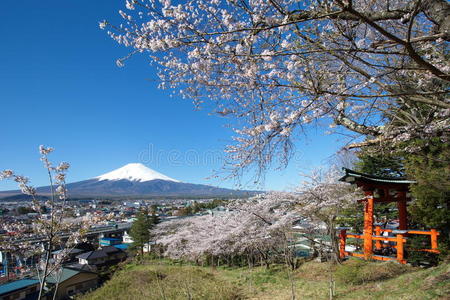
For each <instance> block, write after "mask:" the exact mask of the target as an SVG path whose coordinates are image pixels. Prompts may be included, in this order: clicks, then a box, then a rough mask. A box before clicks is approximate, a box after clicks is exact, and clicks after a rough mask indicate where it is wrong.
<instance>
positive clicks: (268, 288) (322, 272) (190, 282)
mask: <svg viewBox="0 0 450 300" xmlns="http://www.w3.org/2000/svg"><path fill="white" fill-rule="evenodd" d="M330 274H333V278H335V279H336V297H335V299H364V300H369V299H411V300H414V299H417V300H419V299H420V300H422V299H449V298H448V295H450V264H448V263H445V264H442V265H440V266H438V267H435V268H430V269H418V268H411V267H405V266H402V265H397V264H395V263H386V262H384V263H383V262H381V263H380V262H364V261H360V260H356V259H351V260H349V261H347V262H345V263H344V264H343V265H341V266H338V267H335V268H333V269H332V268H330V265H328V264H327V263H317V262H308V263H305V264H303V265H302V266H301V267H300V268H299V269H298V270H296V271H295V272H293V273H292V274H289V272H288V270H287V269H286V268H285V267H284V266H279V265H278V266H272V267H271V268H270V269H265V268H264V267H257V268H252V269H249V268H227V267H220V268H216V269H212V268H210V267H198V266H192V265H186V264H180V263H174V262H171V261H168V260H152V261H147V262H146V263H145V264H143V265H136V264H129V265H126V266H125V267H124V268H123V269H122V270H121V271H118V272H117V273H116V274H115V275H114V276H113V278H112V279H111V280H110V281H108V282H107V283H106V284H105V285H104V286H103V287H101V288H100V289H98V290H96V291H94V292H92V293H91V294H88V295H85V296H83V297H82V299H84V300H94V299H158V300H160V299H224V300H227V299H267V300H269V299H271V300H277V299H291V293H292V292H291V281H290V280H289V277H291V278H293V282H294V291H295V294H296V298H297V299H328V298H329V278H330Z"/></svg>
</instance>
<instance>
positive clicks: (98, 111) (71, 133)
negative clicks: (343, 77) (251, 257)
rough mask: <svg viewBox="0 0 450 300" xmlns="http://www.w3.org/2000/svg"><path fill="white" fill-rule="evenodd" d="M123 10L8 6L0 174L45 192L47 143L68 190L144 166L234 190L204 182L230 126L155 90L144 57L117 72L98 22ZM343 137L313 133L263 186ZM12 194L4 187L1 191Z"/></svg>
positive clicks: (85, 2) (315, 161) (70, 3)
mask: <svg viewBox="0 0 450 300" xmlns="http://www.w3.org/2000/svg"><path fill="white" fill-rule="evenodd" d="M123 8H124V1H118V0H116V1H110V0H95V1H92V0H67V1H55V0H46V1H12V0H7V1H3V2H2V9H1V10H0V20H1V21H0V22H2V24H1V26H0V36H1V39H2V40H1V42H0V57H1V58H2V62H1V69H0V70H1V71H0V120H1V124H2V125H1V129H0V169H13V170H15V171H17V172H18V173H21V174H26V175H27V176H29V177H30V178H31V179H32V183H33V184H35V185H37V186H39V185H44V184H46V182H47V181H46V177H45V172H44V170H43V169H42V168H41V163H40V161H39V154H38V151H37V149H38V146H39V145H40V144H45V145H51V146H53V147H55V148H56V152H55V153H54V154H52V157H53V159H54V160H55V161H61V160H64V161H68V162H70V163H71V165H72V167H71V170H70V174H69V181H71V182H72V181H78V180H83V179H87V178H91V177H94V176H97V175H100V174H103V173H106V172H108V171H111V170H113V169H116V168H118V167H121V166H122V165H124V164H126V163H129V162H143V163H145V164H146V165H147V166H149V167H151V168H153V169H155V170H157V171H159V172H161V173H164V174H166V175H168V176H170V177H172V178H176V179H179V180H182V181H187V182H194V183H203V184H213V185H220V186H224V187H233V184H234V183H233V182H232V181H221V180H220V179H215V180H207V179H206V178H207V177H208V176H210V175H211V174H212V171H213V170H214V169H219V168H220V166H221V158H222V157H223V148H224V146H225V145H226V144H227V143H228V142H229V141H230V136H231V135H232V132H231V130H230V129H229V128H226V126H225V125H226V124H227V122H228V121H227V120H226V119H223V118H219V117H216V116H210V115H209V114H208V111H207V110H200V111H196V110H195V109H194V106H193V105H192V104H191V103H190V101H188V100H182V99H179V98H177V97H173V98H171V97H169V94H170V92H169V91H161V90H158V89H157V82H156V81H154V80H155V79H156V76H155V70H154V68H153V67H151V66H149V65H148V62H147V61H146V60H145V58H144V57H143V56H141V57H135V58H133V59H132V60H130V61H128V62H127V64H126V66H125V67H124V68H118V67H117V66H116V65H115V60H116V59H117V58H120V57H122V56H124V55H126V54H127V53H128V49H126V48H124V47H121V46H119V45H117V44H116V43H115V42H114V41H112V40H111V39H110V38H109V37H108V36H107V35H106V32H105V31H102V30H100V29H99V28H98V22H99V21H101V20H103V19H108V20H110V21H114V20H117V21H118V22H119V16H118V13H117V12H118V10H119V9H123ZM337 139H338V137H336V136H326V135H324V134H323V133H322V130H321V129H320V128H319V129H317V130H316V129H313V130H310V131H309V132H308V140H304V139H303V140H302V141H301V142H299V143H297V146H296V148H297V152H296V155H295V158H294V160H293V161H292V162H291V164H290V165H289V167H288V168H287V169H285V170H282V171H276V170H272V171H269V172H268V173H267V176H266V180H265V183H264V186H263V188H265V189H276V190H282V189H285V188H289V187H291V186H293V185H295V184H296V183H297V182H298V181H299V175H298V174H299V173H300V172H304V171H306V170H308V169H310V168H312V167H314V166H317V165H320V164H322V163H324V161H326V159H328V158H329V157H330V156H331V155H332V154H333V153H334V152H335V151H336V150H337V149H338V148H339V144H338V142H337ZM243 182H244V183H245V182H247V181H246V180H245V178H244V180H243ZM247 187H248V188H251V187H252V186H251V185H247ZM12 188H15V185H14V184H13V183H11V182H1V181H0V190H7V189H12Z"/></svg>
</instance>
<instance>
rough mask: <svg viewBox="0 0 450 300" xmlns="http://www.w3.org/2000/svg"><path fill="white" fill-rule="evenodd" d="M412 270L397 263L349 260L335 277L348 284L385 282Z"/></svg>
mask: <svg viewBox="0 0 450 300" xmlns="http://www.w3.org/2000/svg"><path fill="white" fill-rule="evenodd" d="M410 269H411V268H410V267H408V266H406V265H402V264H398V263H396V262H369V261H365V260H362V259H349V260H348V261H346V262H344V263H343V264H342V265H340V266H338V267H337V269H336V271H335V276H336V278H337V280H338V281H340V282H343V283H347V284H363V283H366V282H372V281H379V280H385V279H389V278H393V277H396V276H398V275H400V274H403V273H405V272H407V271H408V270H410Z"/></svg>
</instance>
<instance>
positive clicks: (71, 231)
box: [0, 146, 90, 299]
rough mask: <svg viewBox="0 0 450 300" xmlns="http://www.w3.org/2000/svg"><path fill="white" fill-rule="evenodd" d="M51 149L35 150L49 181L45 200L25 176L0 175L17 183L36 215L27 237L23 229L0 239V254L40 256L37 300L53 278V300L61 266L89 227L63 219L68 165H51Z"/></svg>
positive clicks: (84, 223) (87, 224)
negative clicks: (28, 199) (55, 252)
mask: <svg viewBox="0 0 450 300" xmlns="http://www.w3.org/2000/svg"><path fill="white" fill-rule="evenodd" d="M53 150H54V149H53V148H51V147H44V146H40V147H39V152H40V154H41V161H42V162H43V165H44V168H45V169H46V171H47V174H48V178H49V181H50V192H51V193H50V196H49V197H47V198H44V197H42V198H40V197H39V195H38V193H37V191H36V189H35V188H34V187H32V186H31V185H30V184H29V179H28V178H27V177H25V176H21V175H17V174H15V173H14V172H13V171H12V170H4V171H2V172H0V180H2V179H12V180H14V181H15V182H17V183H18V185H19V188H20V190H21V191H22V193H23V194H25V195H28V196H31V199H32V200H31V201H32V209H33V210H34V211H35V212H36V213H37V216H36V217H35V219H34V221H33V223H32V228H31V233H30V234H28V233H27V231H25V230H23V231H21V230H19V231H18V233H19V234H18V235H17V236H14V237H13V238H9V239H5V240H2V241H1V244H0V248H1V249H2V251H5V252H14V253H20V255H23V256H25V257H27V256H40V257H42V259H41V260H40V261H39V262H38V264H37V265H36V271H37V275H38V278H39V281H40V289H39V297H38V298H39V299H42V298H43V297H44V293H45V288H46V283H47V279H48V277H49V276H53V277H54V278H55V279H56V282H57V283H56V287H55V290H54V296H53V299H55V297H56V293H57V289H58V285H59V278H60V276H61V266H62V263H63V262H64V261H65V259H66V258H67V257H68V255H69V253H70V251H71V250H72V249H73V248H74V246H75V245H76V243H78V242H81V241H82V239H83V236H84V234H85V233H86V231H87V229H88V228H89V224H90V223H89V222H88V221H83V222H79V223H77V224H73V223H72V222H68V221H67V220H66V218H65V215H66V209H67V208H68V207H69V204H68V202H67V196H68V194H67V193H68V191H67V189H66V174H67V170H68V169H69V164H68V163H66V162H62V163H60V164H59V165H57V166H54V165H53V164H52V163H51V162H50V160H49V159H48V155H49V154H50V153H51V152H53ZM42 199H46V200H42ZM34 240H41V241H42V243H36V242H35V241H34ZM57 248H60V249H61V252H60V253H59V254H58V255H57V256H55V257H53V258H52V257H51V254H52V251H54V250H55V249H57Z"/></svg>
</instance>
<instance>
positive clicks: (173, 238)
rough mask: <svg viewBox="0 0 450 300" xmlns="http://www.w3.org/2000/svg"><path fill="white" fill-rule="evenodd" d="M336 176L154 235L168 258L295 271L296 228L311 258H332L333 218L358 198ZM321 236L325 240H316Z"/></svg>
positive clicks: (323, 175)
mask: <svg viewBox="0 0 450 300" xmlns="http://www.w3.org/2000/svg"><path fill="white" fill-rule="evenodd" d="M338 174H339V173H338V170H337V169H336V168H332V169H330V170H328V171H326V172H324V171H317V172H314V173H313V174H312V175H311V176H310V177H309V180H307V181H306V182H304V184H303V185H302V186H301V188H299V189H298V190H297V191H295V192H292V193H287V192H272V193H267V194H260V195H258V196H255V197H253V198H250V199H245V200H234V201H232V202H231V203H229V205H228V207H227V208H228V210H227V211H226V212H223V213H219V214H216V215H203V216H195V217H191V218H185V219H181V220H176V221H169V222H163V223H161V224H160V225H158V226H157V228H156V230H155V232H154V233H155V235H156V237H157V243H158V244H159V245H162V246H163V248H162V250H163V252H164V255H166V256H168V257H170V258H175V259H183V260H189V261H194V262H197V263H202V264H203V263H206V264H212V265H219V264H224V263H226V264H229V265H244V264H248V265H249V266H253V265H255V264H263V265H266V266H269V265H270V264H271V263H286V264H287V265H289V266H290V267H292V268H295V267H296V266H298V261H297V259H296V253H295V251H296V249H297V246H298V245H297V246H296V242H298V240H297V241H296V240H295V239H293V231H294V229H293V228H294V224H295V225H296V226H295V233H296V234H302V235H303V238H304V239H307V240H309V242H310V243H309V244H310V245H311V247H312V249H313V251H314V252H315V253H316V254H320V253H321V252H326V253H328V254H330V253H331V254H332V253H337V244H336V243H335V240H336V239H335V237H336V235H335V231H334V230H335V227H336V216H337V215H338V214H339V212H340V211H341V210H342V209H344V208H345V207H347V206H348V205H349V204H351V203H352V200H353V199H355V197H357V194H358V191H357V190H354V189H353V188H352V187H351V186H349V185H346V184H344V183H340V182H338V181H337V179H338ZM320 235H321V236H326V237H327V238H325V239H323V238H319V239H317V238H315V237H317V236H320ZM324 240H331V242H324ZM322 254H325V253H322Z"/></svg>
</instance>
